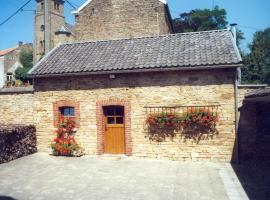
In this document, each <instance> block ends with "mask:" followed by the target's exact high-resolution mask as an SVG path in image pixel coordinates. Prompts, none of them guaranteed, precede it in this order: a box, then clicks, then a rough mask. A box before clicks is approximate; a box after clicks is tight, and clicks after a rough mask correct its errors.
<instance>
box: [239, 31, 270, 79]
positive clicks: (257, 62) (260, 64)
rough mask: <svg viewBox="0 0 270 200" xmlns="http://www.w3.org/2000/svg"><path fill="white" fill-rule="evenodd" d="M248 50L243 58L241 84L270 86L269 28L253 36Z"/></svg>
mask: <svg viewBox="0 0 270 200" xmlns="http://www.w3.org/2000/svg"><path fill="white" fill-rule="evenodd" d="M249 49H250V53H248V54H246V55H244V56H243V60H244V64H245V68H243V70H242V71H243V82H244V83H266V84H270V27H269V28H266V29H265V30H263V31H257V32H256V33H255V34H254V37H253V41H252V43H251V44H250V45H249Z"/></svg>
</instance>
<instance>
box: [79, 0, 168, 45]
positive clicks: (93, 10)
mask: <svg viewBox="0 0 270 200" xmlns="http://www.w3.org/2000/svg"><path fill="white" fill-rule="evenodd" d="M75 18H76V39H77V40H79V41H82V40H90V41H96V40H109V39H119V38H132V37H142V36H154V35H163V34H168V33H172V27H171V25H170V22H169V13H168V10H167V9H166V6H165V5H164V4H163V3H161V2H160V1H159V0H147V1H141V0H129V1H126V0H94V1H92V2H91V3H89V4H88V5H87V6H86V7H85V8H84V9H82V10H81V11H80V12H79V13H78V14H76V16H75Z"/></svg>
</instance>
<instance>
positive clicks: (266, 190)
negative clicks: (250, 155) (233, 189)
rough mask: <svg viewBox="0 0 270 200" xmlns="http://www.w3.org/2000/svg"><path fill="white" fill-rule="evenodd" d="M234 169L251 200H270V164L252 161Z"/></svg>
mask: <svg viewBox="0 0 270 200" xmlns="http://www.w3.org/2000/svg"><path fill="white" fill-rule="evenodd" d="M232 167H233V169H234V171H235V173H236V175H237V176H238V179H239V181H240V183H241V184H242V186H243V188H244V190H245V192H246V194H247V195H248V197H249V199H250V200H269V199H270V162H267V163H266V162H262V161H255V160H252V161H245V162H241V164H240V165H237V164H232Z"/></svg>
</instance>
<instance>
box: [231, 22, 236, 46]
mask: <svg viewBox="0 0 270 200" xmlns="http://www.w3.org/2000/svg"><path fill="white" fill-rule="evenodd" d="M230 26H231V32H232V36H233V39H234V42H235V44H236V37H237V36H236V28H237V24H236V23H233V24H230Z"/></svg>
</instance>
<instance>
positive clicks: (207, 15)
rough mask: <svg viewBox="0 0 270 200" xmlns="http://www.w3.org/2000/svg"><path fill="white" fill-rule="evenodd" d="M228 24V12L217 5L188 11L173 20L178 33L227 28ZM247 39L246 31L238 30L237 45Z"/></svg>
mask: <svg viewBox="0 0 270 200" xmlns="http://www.w3.org/2000/svg"><path fill="white" fill-rule="evenodd" d="M227 25H228V21H227V12H226V10H225V9H221V8H219V7H218V6H216V7H215V8H214V9H213V10H210V9H195V10H191V11H190V12H187V13H182V14H180V15H179V17H178V18H175V19H174V20H173V26H174V30H175V32H176V33H185V32H196V31H210V30H219V29H226V28H227ZM243 39H245V38H244V33H243V32H242V31H241V30H237V45H238V46H239V45H240V43H241V41H242V40H243Z"/></svg>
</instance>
